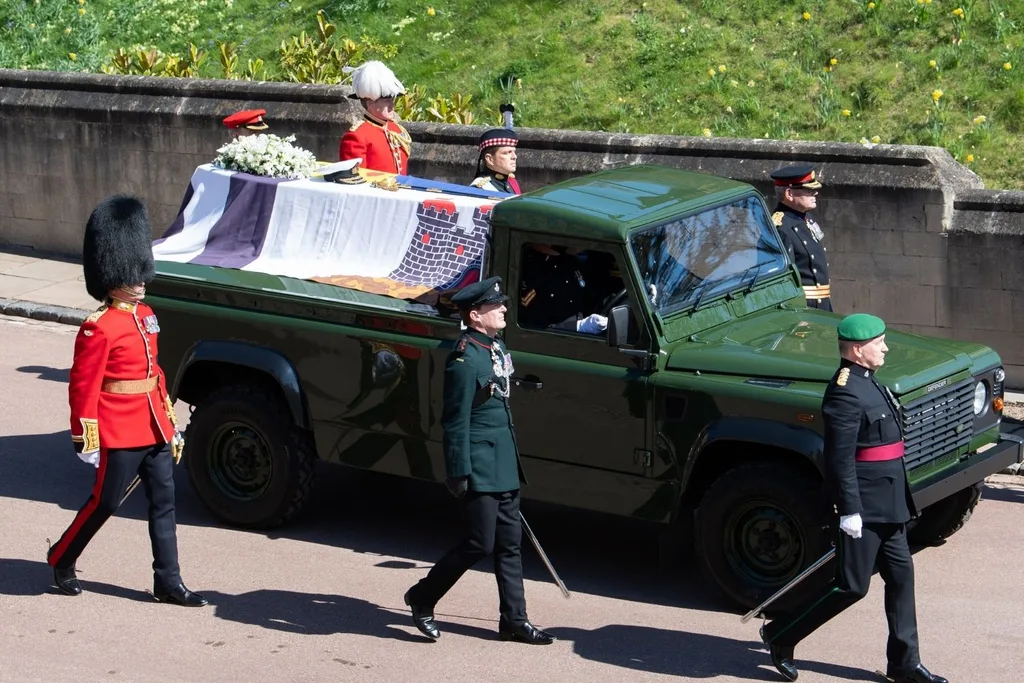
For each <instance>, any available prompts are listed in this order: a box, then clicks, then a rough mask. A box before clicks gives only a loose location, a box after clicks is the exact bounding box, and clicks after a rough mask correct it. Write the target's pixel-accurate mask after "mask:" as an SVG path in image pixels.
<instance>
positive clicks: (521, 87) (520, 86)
mask: <svg viewBox="0 0 1024 683" xmlns="http://www.w3.org/2000/svg"><path fill="white" fill-rule="evenodd" d="M516 87H517V88H519V89H520V90H522V89H523V79H521V78H517V79H516Z"/></svg>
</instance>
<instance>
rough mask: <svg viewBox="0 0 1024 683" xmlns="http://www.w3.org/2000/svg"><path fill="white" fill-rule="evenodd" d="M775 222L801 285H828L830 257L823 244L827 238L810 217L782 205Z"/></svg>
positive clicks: (776, 212) (807, 214) (777, 207)
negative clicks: (797, 271)
mask: <svg viewBox="0 0 1024 683" xmlns="http://www.w3.org/2000/svg"><path fill="white" fill-rule="evenodd" d="M772 222H774V223H775V225H777V226H778V228H779V237H781V238H782V243H783V244H784V245H785V247H786V251H788V252H789V258H790V259H792V261H793V263H795V264H796V267H797V269H798V270H799V271H800V281H801V283H802V284H803V285H804V286H805V287H813V286H821V285H827V284H829V280H828V254H826V253H825V251H826V250H825V245H824V243H823V242H822V240H823V239H824V238H825V235H824V233H822V231H821V228H820V227H819V226H818V223H817V222H816V221H815V220H814V218H813V217H812V216H811V214H809V213H801V212H799V211H796V210H794V209H792V208H790V207H788V206H786V205H785V204H781V203H780V204H778V205H777V206H776V207H775V213H773V214H772Z"/></svg>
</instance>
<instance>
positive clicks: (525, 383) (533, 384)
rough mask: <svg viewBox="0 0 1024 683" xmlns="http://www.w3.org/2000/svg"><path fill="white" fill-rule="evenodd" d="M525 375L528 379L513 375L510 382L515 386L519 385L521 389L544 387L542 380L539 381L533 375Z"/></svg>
mask: <svg viewBox="0 0 1024 683" xmlns="http://www.w3.org/2000/svg"><path fill="white" fill-rule="evenodd" d="M527 376H528V377H529V378H530V379H520V378H518V377H513V378H512V383H513V384H515V386H516V387H519V388H521V389H543V388H544V382H541V381H540V380H539V379H538V378H537V377H534V376H533V375H527Z"/></svg>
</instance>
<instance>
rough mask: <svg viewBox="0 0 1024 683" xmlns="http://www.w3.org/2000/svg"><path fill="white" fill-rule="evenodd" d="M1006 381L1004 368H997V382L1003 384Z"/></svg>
mask: <svg viewBox="0 0 1024 683" xmlns="http://www.w3.org/2000/svg"><path fill="white" fill-rule="evenodd" d="M1004 379H1006V371H1005V370H1003V369H1002V368H996V382H1002V381H1003V380H1004Z"/></svg>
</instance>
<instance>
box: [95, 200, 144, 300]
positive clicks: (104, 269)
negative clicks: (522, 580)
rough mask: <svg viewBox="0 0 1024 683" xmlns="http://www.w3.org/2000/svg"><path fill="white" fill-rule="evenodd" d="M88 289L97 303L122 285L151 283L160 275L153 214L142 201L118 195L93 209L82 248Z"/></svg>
mask: <svg viewBox="0 0 1024 683" xmlns="http://www.w3.org/2000/svg"><path fill="white" fill-rule="evenodd" d="M82 269H83V270H84V271H85V289H86V291H88V292H89V296H91V297H92V298H94V299H96V300H97V301H106V299H107V296H108V294H107V293H108V292H109V291H110V290H112V289H116V288H117V287H119V286H121V285H134V284H139V283H149V282H151V281H152V280H153V276H154V275H156V263H154V261H153V237H152V234H151V232H150V226H149V213H148V212H147V211H146V205H145V204H143V203H142V202H141V201H140V200H139V199H137V198H135V197H132V196H129V195H124V194H118V195H114V196H113V197H108V198H107V199H104V200H103V201H102V202H101V203H100V205H99V206H97V207H96V208H95V209H93V212H92V214H91V215H90V216H89V222H88V223H87V224H86V226H85V242H84V244H83V245H82Z"/></svg>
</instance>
